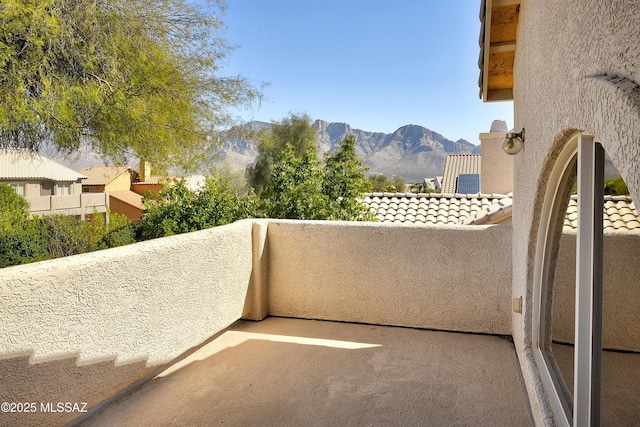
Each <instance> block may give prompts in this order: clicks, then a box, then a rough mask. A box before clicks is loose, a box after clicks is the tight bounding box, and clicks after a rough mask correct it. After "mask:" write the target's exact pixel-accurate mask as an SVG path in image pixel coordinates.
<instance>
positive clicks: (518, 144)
mask: <svg viewBox="0 0 640 427" xmlns="http://www.w3.org/2000/svg"><path fill="white" fill-rule="evenodd" d="M522 147H524V128H522V130H521V131H520V132H518V133H515V132H509V133H507V137H506V138H505V139H504V142H503V143H502V149H503V150H504V152H505V153H507V154H509V155H510V156H513V155H514V154H518V153H519V152H520V150H522Z"/></svg>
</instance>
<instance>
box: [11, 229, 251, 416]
mask: <svg viewBox="0 0 640 427" xmlns="http://www.w3.org/2000/svg"><path fill="white" fill-rule="evenodd" d="M253 227H254V225H253V222H252V221H240V222H238V223H235V224H231V225H228V226H223V227H217V228H213V229H209V230H204V231H200V232H195V233H189V234H183V235H179V236H173V237H167V238H164V239H157V240H152V241H147V242H142V243H138V244H134V245H130V246H125V247H121V248H115V249H109V250H104V251H99V252H94V253H89V254H83V255H77V256H72V257H68V258H62V259H57V260H52V261H45V262H40V263H34V264H28V265H22V266H16V267H8V268H4V269H0V312H1V313H2V317H1V319H2V320H1V321H0V378H2V381H0V402H19V401H22V402H38V405H39V402H45V403H46V402H88V403H89V405H88V407H92V406H94V405H96V404H97V403H99V402H101V401H102V400H104V399H106V398H108V397H109V396H111V395H113V394H115V393H116V392H118V391H120V390H122V389H123V388H125V387H127V386H128V385H130V384H131V383H133V382H135V381H136V380H139V379H140V378H143V377H145V376H146V375H148V374H149V373H151V372H152V371H153V369H154V367H155V368H157V367H159V366H160V365H162V364H164V363H166V362H169V361H170V360H172V359H174V358H175V357H176V356H178V355H180V354H181V353H182V352H184V351H185V350H187V349H189V348H191V347H193V346H195V345H197V344H200V343H202V342H203V341H205V340H206V339H208V338H209V337H211V336H212V335H214V334H215V333H216V332H218V331H220V330H221V329H223V328H224V327H226V326H228V325H229V324H231V323H232V322H234V321H236V320H237V319H238V318H240V317H241V315H242V313H243V310H244V309H245V298H246V292H247V287H248V286H249V282H250V279H251V272H252V229H253ZM78 415H80V414H78V413H70V414H64V413H62V414H51V413H47V414H43V413H40V412H39V413H36V414H30V415H23V416H18V415H16V414H0V417H1V418H0V424H2V425H60V424H63V423H64V422H65V421H69V420H70V419H73V418H75V417H76V416H78Z"/></svg>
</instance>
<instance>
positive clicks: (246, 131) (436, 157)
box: [50, 120, 480, 182]
mask: <svg viewBox="0 0 640 427" xmlns="http://www.w3.org/2000/svg"><path fill="white" fill-rule="evenodd" d="M270 126H273V124H271V123H266V122H260V121H252V122H248V123H245V124H244V125H239V126H236V127H234V128H232V129H230V130H228V131H226V132H222V133H221V135H220V141H221V142H222V144H221V146H219V147H218V148H216V149H215V150H213V151H212V152H211V155H210V156H209V157H210V161H216V162H219V161H225V162H226V163H227V164H228V165H229V166H231V167H232V168H235V169H245V168H246V167H247V166H248V165H249V164H251V163H253V161H254V160H255V158H256V156H257V153H258V152H257V148H256V147H257V145H258V141H257V139H256V137H255V134H257V133H258V132H260V130H262V129H264V128H268V127H270ZM313 128H314V129H316V131H317V132H318V151H319V152H320V157H322V155H323V153H325V152H334V151H335V149H336V148H337V146H338V143H339V142H340V141H342V140H343V139H344V138H345V137H347V136H348V135H354V136H355V137H356V153H357V154H358V155H359V156H360V157H361V158H362V159H363V162H364V164H365V165H366V166H369V172H370V173H382V174H385V175H388V176H394V175H395V176H400V177H402V178H404V180H405V182H419V181H422V180H423V179H424V178H428V177H433V176H438V175H442V173H443V171H444V163H445V159H446V157H447V155H448V154H476V153H479V152H480V146H477V145H474V144H472V143H470V142H469V141H466V140H464V139H460V140H458V141H451V140H449V139H447V138H445V137H444V136H442V135H440V134H439V133H437V132H434V131H432V130H429V129H427V128H425V127H422V126H418V125H406V126H402V127H401V128H399V129H398V130H396V131H395V132H393V133H382V132H367V131H364V130H361V129H353V128H352V127H351V126H350V125H349V124H347V123H330V122H326V121H324V120H316V121H315V122H314V123H313ZM50 157H52V158H55V159H56V160H58V161H60V162H61V163H63V164H65V165H66V166H68V167H70V168H72V169H74V170H77V169H81V168H85V167H89V166H91V165H104V161H103V160H102V159H100V157H99V156H97V155H96V154H95V153H93V152H92V151H91V150H89V149H87V148H86V147H85V148H83V149H82V150H80V151H78V152H77V153H75V154H73V155H71V156H69V157H62V156H54V155H50ZM129 160H130V162H129V165H130V166H132V167H134V168H137V166H138V161H137V160H136V159H135V158H133V157H132V158H131V159H129ZM203 168H204V169H203V170H202V171H200V173H205V174H206V173H208V168H207V167H206V165H203Z"/></svg>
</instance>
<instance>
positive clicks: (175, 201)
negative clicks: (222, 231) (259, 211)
mask: <svg viewBox="0 0 640 427" xmlns="http://www.w3.org/2000/svg"><path fill="white" fill-rule="evenodd" d="M143 202H144V205H145V207H146V209H145V211H144V212H143V214H142V216H141V218H140V238H141V239H143V240H146V239H153V238H156V237H163V236H171V235H174V234H180V233H186V232H189V231H196V230H202V229H204V228H209V227H214V226H217V225H224V224H229V223H231V222H234V221H236V220H239V219H243V218H250V217H253V216H255V210H256V206H257V202H256V200H255V196H254V195H253V193H249V194H248V195H247V196H246V197H245V198H242V197H240V195H239V194H238V191H237V190H236V189H234V188H233V187H232V186H231V185H230V183H229V181H228V180H227V179H226V178H225V177H223V176H222V175H212V176H210V177H208V178H207V179H206V181H205V185H204V188H203V189H201V190H200V191H191V190H189V189H188V188H187V186H186V185H185V182H184V180H182V181H180V182H178V183H177V184H175V185H171V186H168V187H165V188H164V189H163V190H161V191H160V192H159V193H158V195H157V196H153V195H151V194H148V195H147V196H145V197H144V198H143Z"/></svg>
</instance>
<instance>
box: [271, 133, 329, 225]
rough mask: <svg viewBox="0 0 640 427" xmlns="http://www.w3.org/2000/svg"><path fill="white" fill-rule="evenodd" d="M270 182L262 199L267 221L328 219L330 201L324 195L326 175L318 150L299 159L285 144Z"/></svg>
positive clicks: (291, 148)
mask: <svg viewBox="0 0 640 427" xmlns="http://www.w3.org/2000/svg"><path fill="white" fill-rule="evenodd" d="M275 160H276V162H275V166H274V167H273V171H272V172H271V175H270V179H269V181H268V183H267V185H266V186H265V188H264V191H263V192H262V195H261V200H262V209H263V212H262V213H263V215H264V216H266V217H268V218H295V219H327V216H328V212H329V209H328V208H329V198H328V197H327V195H326V194H324V193H323V189H324V182H323V181H324V173H323V170H322V168H321V167H320V164H319V163H318V159H317V154H316V150H315V147H308V148H307V150H306V151H305V152H304V153H303V154H302V157H298V156H296V154H295V150H294V147H293V146H292V145H291V144H286V145H285V147H284V150H283V151H282V152H281V153H280V154H279V155H278V156H277V157H276V159H275Z"/></svg>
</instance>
